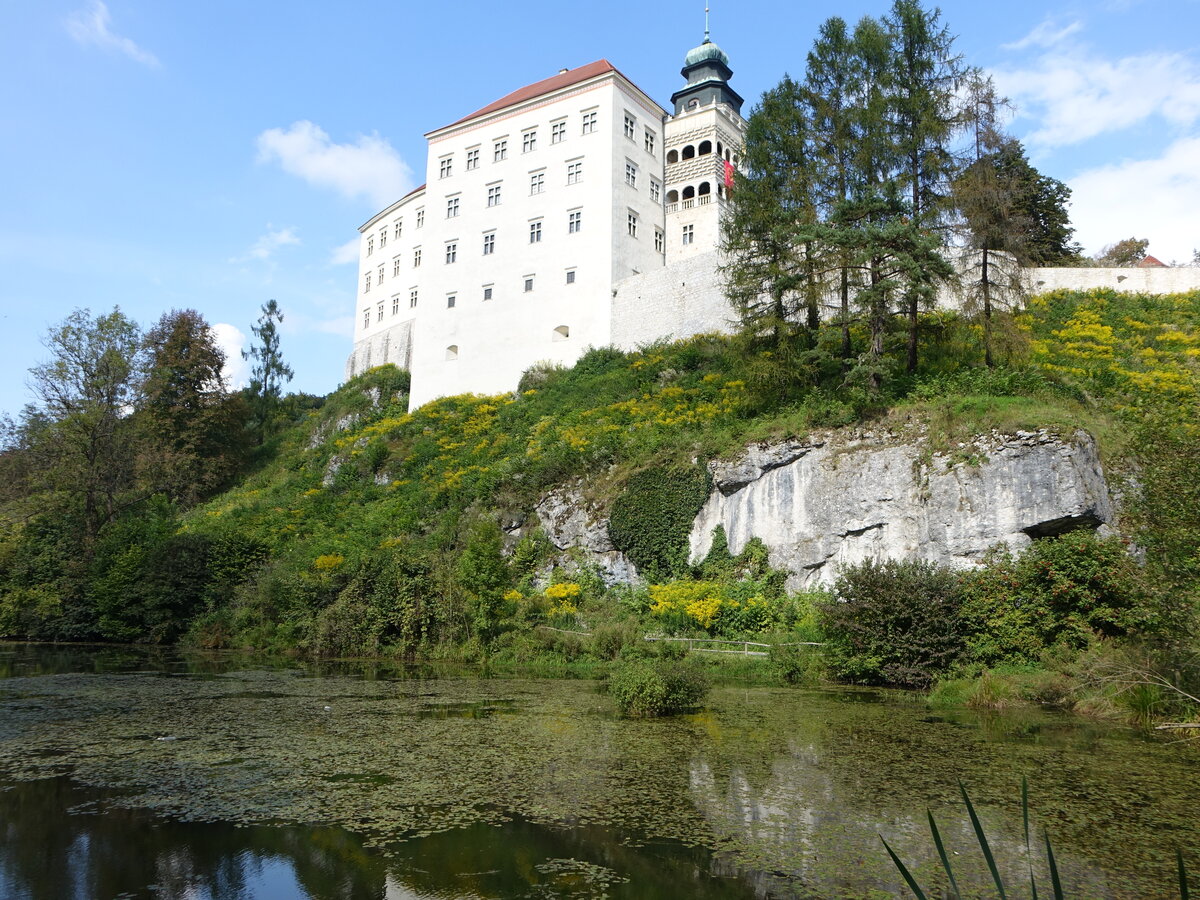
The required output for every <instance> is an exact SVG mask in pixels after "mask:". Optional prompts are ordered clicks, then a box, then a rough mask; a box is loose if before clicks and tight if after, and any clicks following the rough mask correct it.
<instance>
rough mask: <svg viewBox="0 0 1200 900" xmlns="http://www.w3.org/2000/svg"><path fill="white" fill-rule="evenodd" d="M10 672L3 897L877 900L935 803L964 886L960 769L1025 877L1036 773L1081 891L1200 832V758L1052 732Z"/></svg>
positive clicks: (64, 653) (889, 699) (1031, 727)
mask: <svg viewBox="0 0 1200 900" xmlns="http://www.w3.org/2000/svg"><path fill="white" fill-rule="evenodd" d="M0 674H2V675H6V676H7V677H6V678H4V679H3V680H0V822H2V823H3V827H0V896H3V897H6V898H7V897H13V898H39V900H40V898H42V897H46V898H51V897H53V898H73V897H79V898H85V897H88V898H91V897H118V896H121V897H131V898H132V897H138V898H140V897H188V898H198V900H204V898H208V897H212V898H225V897H236V898H243V897H244V898H254V900H261V898H267V897H309V898H323V897H364V898H368V897H369V898H379V897H389V898H427V897H428V898H434V897H437V898H464V900H465V898H500V897H505V898H508V897H513V898H516V897H531V898H533V897H596V898H599V897H612V898H619V897H629V898H634V897H642V898H655V897H663V898H666V897H683V896H689V897H704V898H706V897H713V898H717V897H722V898H724V897H731V898H732V897H752V896H759V897H768V896H770V897H822V898H830V897H847V898H854V897H886V896H895V895H898V894H899V893H900V884H899V881H898V879H897V877H896V875H895V872H894V870H893V869H892V866H891V864H890V862H889V861H888V860H887V858H886V855H885V854H884V853H883V852H882V848H881V845H880V842H879V837H878V834H879V833H882V834H883V835H884V836H885V837H887V839H888V841H889V843H892V845H893V846H894V847H896V848H897V850H898V852H900V853H901V855H902V856H903V857H904V858H905V859H906V860H908V861H910V862H911V863H914V864H915V865H916V866H917V867H918V869H919V870H920V871H922V873H923V874H924V877H929V878H932V876H933V872H934V869H935V858H934V852H933V847H932V844H931V841H930V839H929V835H928V830H927V825H926V822H925V810H926V808H927V807H928V808H931V809H932V810H933V811H934V813H935V814H936V815H937V816H938V819H939V822H940V824H941V825H942V828H943V834H944V836H945V837H946V839H947V841H948V843H949V844H950V845H951V851H952V852H954V851H959V855H958V856H956V857H955V858H956V859H957V860H960V862H959V863H958V866H959V869H960V870H961V872H960V884H961V883H962V882H963V881H967V882H973V883H976V884H982V879H983V878H984V877H985V873H984V871H983V869H982V864H981V863H980V862H977V861H976V859H975V856H976V854H975V853H974V852H973V850H972V847H973V839H972V837H971V835H970V830H969V825H968V823H967V821H966V816H965V813H964V810H963V809H962V806H961V801H960V800H959V798H958V787H957V784H958V779H960V778H961V779H962V780H963V782H965V783H966V785H967V786H968V789H969V790H970V791H971V794H972V797H973V799H974V800H975V801H976V803H977V805H978V806H979V807H981V809H982V811H983V817H984V824H985V826H986V828H987V830H988V834H989V837H990V838H991V840H992V843H993V847H994V848H995V849H996V851H997V856H998V857H999V858H1000V860H1001V865H1002V867H1003V868H1005V869H1006V870H1007V871H1008V872H1009V873H1010V875H1011V876H1012V877H1014V878H1015V879H1019V877H1020V875H1021V874H1022V873H1024V872H1025V870H1026V866H1027V862H1026V858H1025V855H1024V849H1023V838H1022V836H1021V822H1020V808H1019V785H1020V780H1021V777H1022V776H1026V777H1028V779H1029V785H1030V793H1031V796H1032V798H1033V803H1034V810H1035V825H1036V827H1037V828H1038V829H1039V830H1040V829H1041V828H1045V829H1047V830H1049V832H1050V834H1051V836H1052V838H1053V840H1054V842H1055V848H1056V853H1057V855H1058V861H1059V865H1060V867H1061V868H1062V869H1063V870H1064V874H1065V877H1066V881H1067V882H1068V885H1069V891H1070V896H1074V897H1088V898H1126V897H1129V898H1133V897H1153V896H1169V895H1170V889H1171V885H1172V879H1173V877H1174V876H1173V860H1174V848H1175V846H1176V845H1180V846H1183V847H1184V848H1185V850H1188V851H1189V852H1190V851H1191V850H1192V849H1193V848H1195V847H1196V846H1197V840H1196V838H1197V834H1198V833H1200V825H1198V823H1197V817H1196V812H1195V811H1196V810H1197V809H1200V777H1198V776H1200V765H1198V760H1197V754H1195V753H1194V752H1193V751H1191V750H1188V749H1186V748H1183V747H1180V746H1177V745H1167V744H1165V743H1162V742H1156V741H1153V740H1150V739H1147V738H1145V737H1143V736H1141V735H1139V734H1137V733H1135V732H1133V731H1130V730H1128V729H1122V728H1116V727H1111V726H1104V725H1099V724H1094V723H1087V722H1086V721H1084V720H1080V719H1076V718H1070V717H1067V716H1062V715H1054V714H1050V713H1044V712H1040V711H1027V712H1023V713H1020V714H1012V715H1003V716H999V715H992V716H984V715H976V714H973V713H967V712H963V713H956V714H945V713H942V714H937V715H931V714H930V712H929V711H928V710H927V709H926V708H925V706H924V705H923V703H921V702H919V700H918V699H917V698H913V697H905V696H904V695H895V694H883V693H874V692H865V691H853V690H824V691H802V690H795V689H785V688H778V689H771V688H720V689H717V690H715V691H714V692H713V694H712V695H711V697H710V699H709V701H708V702H707V704H706V706H705V708H704V709H703V710H701V711H699V712H697V713H695V714H693V715H689V716H683V717H679V718H674V719H667V720H658V721H636V720H626V719H622V718H620V717H618V716H617V715H616V714H615V713H614V711H613V708H612V704H611V701H610V700H609V699H608V698H607V697H606V696H604V695H603V694H602V693H600V692H599V691H598V689H597V686H596V685H595V684H594V683H592V682H577V681H550V680H533V679H498V678H497V679H481V678H473V677H461V676H457V677H448V676H443V677H434V676H433V675H432V673H428V672H426V673H422V674H421V675H420V676H418V675H415V674H414V673H411V672H406V671H404V670H402V669H396V668H389V667H382V668H380V667H365V668H363V669H358V670H356V669H355V668H354V667H352V666H351V667H341V668H339V669H332V670H314V669H310V668H305V667H302V666H299V665H297V664H294V663H285V664H282V665H281V664H275V665H263V664H261V663H259V662H254V661H251V660H248V659H244V658H236V657H219V656H188V657H179V656H173V655H169V654H167V655H159V656H149V655H146V654H142V653H139V652H137V651H129V650H111V649H110V650H102V651H87V650H78V649H72V650H61V649H57V650H56V649H40V648H29V647H20V646H12V645H10V646H8V647H4V646H0ZM1040 866H1041V861H1040V859H1038V860H1035V867H1040ZM1196 869H1197V870H1200V865H1198V866H1197V867H1196ZM1025 878H1026V881H1027V875H1026V876H1025ZM1043 884H1045V881H1043ZM980 895H982V892H981V891H980Z"/></svg>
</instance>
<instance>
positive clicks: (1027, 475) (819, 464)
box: [691, 431, 1113, 588]
mask: <svg viewBox="0 0 1200 900" xmlns="http://www.w3.org/2000/svg"><path fill="white" fill-rule="evenodd" d="M709 470H710V471H711V472H712V475H713V482H714V486H715V490H714V491H713V493H712V496H711V497H709V499H708V502H707V503H706V504H705V506H704V509H703V510H701V512H700V514H699V515H698V516H697V517H696V520H695V523H694V524H693V527H692V534H691V557H692V559H693V560H699V559H701V558H703V557H704V555H705V554H706V553H708V550H709V548H710V547H711V545H712V534H713V531H714V530H715V529H716V527H717V526H718V525H722V526H724V528H725V535H726V538H727V539H728V541H729V549H730V551H731V552H733V553H735V554H736V553H738V552H740V551H741V550H742V548H743V547H744V546H745V545H746V542H747V541H749V540H750V539H751V538H755V537H757V538H759V539H760V540H761V541H762V542H763V543H764V544H765V545H766V546H767V548H768V550H770V554H771V563H772V564H773V565H775V566H777V567H778V568H782V569H786V570H787V571H789V572H790V573H792V574H791V578H790V581H789V583H790V585H791V586H792V587H794V588H799V587H811V586H815V585H818V584H828V583H831V582H832V581H833V579H834V578H836V576H837V567H838V566H839V565H841V564H846V563H856V562H861V561H863V560H865V559H869V558H877V559H886V558H895V559H924V560H929V561H931V562H936V563H940V564H942V565H948V566H954V567H959V568H961V567H966V566H970V565H973V564H974V563H976V562H978V561H980V560H981V559H982V557H983V555H984V554H985V553H986V552H987V550H988V549H989V548H990V547H993V546H995V545H997V544H1004V545H1007V546H1008V547H1010V548H1012V549H1013V550H1020V549H1021V548H1023V547H1024V546H1026V545H1027V544H1028V543H1029V542H1030V541H1031V540H1033V539H1034V538H1037V537H1044V536H1048V535H1053V534H1058V533H1061V532H1064V531H1068V530H1071V529H1072V528H1079V527H1091V528H1095V527H1098V526H1101V525H1104V524H1106V523H1108V522H1110V521H1111V520H1112V517H1113V509H1112V502H1111V500H1110V497H1109V492H1108V487H1107V485H1106V483H1105V481H1104V475H1103V472H1102V471H1101V467H1100V460H1099V456H1098V455H1097V452H1096V445H1095V441H1093V440H1092V438H1091V436H1090V435H1088V434H1086V433H1084V432H1082V431H1080V432H1076V433H1075V435H1074V436H1073V438H1072V439H1070V440H1062V439H1060V438H1058V437H1056V436H1054V435H1051V434H1048V433H1046V432H1042V431H1039V432H1019V433H1017V434H1015V435H997V434H993V435H988V436H984V437H980V438H978V439H976V440H975V441H974V442H973V443H972V444H970V445H967V446H964V447H962V448H960V449H959V451H958V452H957V453H955V454H954V455H953V456H952V457H951V456H946V455H941V454H933V453H930V452H929V451H928V448H927V446H926V442H925V440H924V439H923V438H917V439H915V440H900V439H898V438H897V437H896V436H894V435H890V434H888V435H870V434H867V435H846V434H831V435H826V436H824V437H817V438H813V439H811V440H808V441H792V442H788V443H785V444H779V445H773V446H754V447H750V448H749V449H748V450H747V451H746V453H745V454H743V456H742V457H741V458H739V459H737V460H735V461H733V462H723V461H716V462H713V463H710V465H709Z"/></svg>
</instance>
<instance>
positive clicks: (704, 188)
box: [700, 181, 712, 197]
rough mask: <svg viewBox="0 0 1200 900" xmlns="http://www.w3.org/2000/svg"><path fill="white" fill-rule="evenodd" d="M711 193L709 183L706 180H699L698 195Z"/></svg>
mask: <svg viewBox="0 0 1200 900" xmlns="http://www.w3.org/2000/svg"><path fill="white" fill-rule="evenodd" d="M711 193H712V185H710V184H709V183H708V182H707V181H702V182H700V196H701V197H703V196H704V195H705V194H711Z"/></svg>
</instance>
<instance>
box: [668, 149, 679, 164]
mask: <svg viewBox="0 0 1200 900" xmlns="http://www.w3.org/2000/svg"><path fill="white" fill-rule="evenodd" d="M667 162H669V163H677V162H679V151H678V150H668V151H667Z"/></svg>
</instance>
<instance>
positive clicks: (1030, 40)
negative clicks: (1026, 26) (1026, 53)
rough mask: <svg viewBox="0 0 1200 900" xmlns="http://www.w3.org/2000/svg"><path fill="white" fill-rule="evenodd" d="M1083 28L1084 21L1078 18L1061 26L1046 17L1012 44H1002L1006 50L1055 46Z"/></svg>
mask: <svg viewBox="0 0 1200 900" xmlns="http://www.w3.org/2000/svg"><path fill="white" fill-rule="evenodd" d="M1082 28H1083V23H1082V22H1080V21H1079V20H1078V19H1076V20H1075V21H1074V22H1071V23H1070V24H1068V25H1063V26H1062V27H1059V26H1058V24H1057V23H1056V22H1055V21H1054V20H1053V19H1046V20H1045V21H1043V22H1042V23H1041V24H1040V25H1038V26H1036V27H1035V28H1034V29H1033V30H1032V31H1031V32H1029V34H1027V35H1025V37H1023V38H1021V39H1020V40H1019V41H1014V42H1013V43H1011V44H1001V45H1000V46H1001V48H1002V49H1004V50H1024V49H1025V48H1026V47H1053V46H1054V45H1055V44H1058V43H1061V42H1062V41H1063V40H1065V39H1066V38H1068V37H1070V36H1071V35H1073V34H1074V33H1075V32H1077V31H1079V30H1080V29H1082Z"/></svg>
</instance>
